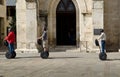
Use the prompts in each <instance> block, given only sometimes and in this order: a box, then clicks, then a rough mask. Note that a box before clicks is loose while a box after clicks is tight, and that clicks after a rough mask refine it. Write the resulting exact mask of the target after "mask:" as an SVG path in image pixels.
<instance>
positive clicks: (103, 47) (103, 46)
mask: <svg viewBox="0 0 120 77" xmlns="http://www.w3.org/2000/svg"><path fill="white" fill-rule="evenodd" d="M101 47H102V52H104V50H105V41H104V40H102V41H101Z"/></svg>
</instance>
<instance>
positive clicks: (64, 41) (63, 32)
mask: <svg viewBox="0 0 120 77" xmlns="http://www.w3.org/2000/svg"><path fill="white" fill-rule="evenodd" d="M56 44H57V45H76V9H75V6H74V4H73V2H72V0H60V2H59V4H58V6H57V9H56Z"/></svg>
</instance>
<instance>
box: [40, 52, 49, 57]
mask: <svg viewBox="0 0 120 77" xmlns="http://www.w3.org/2000/svg"><path fill="white" fill-rule="evenodd" d="M40 56H41V58H43V59H47V58H48V57H49V52H48V51H46V52H44V51H42V52H41V54H40Z"/></svg>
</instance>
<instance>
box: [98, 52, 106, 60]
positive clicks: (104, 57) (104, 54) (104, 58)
mask: <svg viewBox="0 0 120 77" xmlns="http://www.w3.org/2000/svg"><path fill="white" fill-rule="evenodd" d="M99 59H100V60H106V59H107V54H106V53H102V52H101V53H99Z"/></svg>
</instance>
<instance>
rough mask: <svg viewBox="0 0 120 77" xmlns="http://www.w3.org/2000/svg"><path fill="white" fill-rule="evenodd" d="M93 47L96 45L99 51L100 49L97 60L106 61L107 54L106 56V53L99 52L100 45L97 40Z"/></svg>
mask: <svg viewBox="0 0 120 77" xmlns="http://www.w3.org/2000/svg"><path fill="white" fill-rule="evenodd" d="M95 45H96V46H99V49H100V53H99V59H100V60H106V59H107V54H106V52H101V48H100V45H99V41H98V40H97V39H96V40H95Z"/></svg>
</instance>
